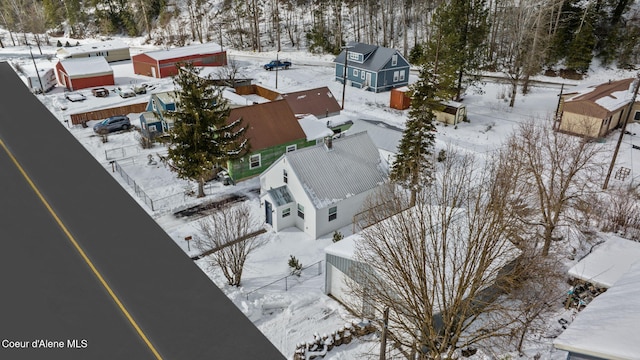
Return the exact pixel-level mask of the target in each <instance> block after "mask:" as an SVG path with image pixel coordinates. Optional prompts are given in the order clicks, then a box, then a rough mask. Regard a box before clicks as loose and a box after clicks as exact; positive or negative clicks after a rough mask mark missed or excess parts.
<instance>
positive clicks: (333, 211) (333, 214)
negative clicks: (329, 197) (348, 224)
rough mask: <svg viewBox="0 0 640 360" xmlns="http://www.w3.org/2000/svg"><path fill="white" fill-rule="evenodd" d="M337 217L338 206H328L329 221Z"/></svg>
mask: <svg viewBox="0 0 640 360" xmlns="http://www.w3.org/2000/svg"><path fill="white" fill-rule="evenodd" d="M337 218H338V207H337V206H334V207H330V208H329V221H333V220H335V219H337Z"/></svg>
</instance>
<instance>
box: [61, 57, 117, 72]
mask: <svg viewBox="0 0 640 360" xmlns="http://www.w3.org/2000/svg"><path fill="white" fill-rule="evenodd" d="M60 65H62V67H63V68H64V71H65V72H66V73H67V75H69V76H80V75H92V74H105V73H110V74H113V69H111V66H109V63H108V62H107V60H106V59H105V58H104V57H103V56H92V57H87V58H77V59H76V58H70V59H64V60H60Z"/></svg>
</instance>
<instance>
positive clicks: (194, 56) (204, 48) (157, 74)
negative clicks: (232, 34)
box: [131, 43, 227, 78]
mask: <svg viewBox="0 0 640 360" xmlns="http://www.w3.org/2000/svg"><path fill="white" fill-rule="evenodd" d="M131 62H132V63H133V72H134V73H136V74H138V75H145V76H151V77H154V78H164V77H169V76H173V75H175V74H177V73H178V70H177V67H176V65H177V64H179V63H186V62H189V63H192V64H193V65H194V66H224V65H227V53H226V51H223V50H222V47H221V46H220V45H218V44H214V43H206V44H199V45H191V46H184V47H179V48H173V49H168V50H158V51H150V52H146V53H142V54H138V55H134V56H132V57H131Z"/></svg>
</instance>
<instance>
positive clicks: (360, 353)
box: [0, 38, 640, 359]
mask: <svg viewBox="0 0 640 360" xmlns="http://www.w3.org/2000/svg"><path fill="white" fill-rule="evenodd" d="M64 41H65V39H62V42H63V43H64ZM123 41H125V42H127V43H129V44H130V45H132V46H134V48H133V49H132V54H135V53H139V52H142V51H143V50H144V49H145V48H147V47H143V46H141V45H140V44H141V41H140V40H139V39H128V38H124V39H123ZM53 42H54V43H55V40H53ZM149 48H150V47H149ZM33 50H35V51H36V54H34V55H36V62H37V64H38V67H41V68H47V67H53V65H54V64H55V58H54V59H53V60H49V59H47V55H49V56H51V55H53V54H54V53H55V47H43V53H44V55H43V56H40V55H39V54H37V48H34V49H33ZM227 50H228V52H229V56H230V58H231V59H234V60H235V61H237V62H238V64H239V65H240V73H241V74H240V77H249V78H253V79H254V83H257V84H261V85H263V86H266V87H270V88H275V83H276V79H275V77H276V72H268V71H264V70H263V69H262V64H264V63H265V62H267V61H268V60H271V59H272V58H275V53H251V52H240V51H234V50H233V49H227ZM285 57H286V58H287V59H290V60H291V61H292V62H293V67H292V68H291V69H289V70H286V71H279V72H277V76H278V89H277V90H278V91H281V92H289V91H297V90H303V89H309V88H314V87H321V86H328V87H329V89H330V90H331V91H332V92H333V94H334V96H336V98H338V99H340V98H341V97H342V96H343V91H342V85H341V84H340V83H338V82H336V81H334V78H333V74H334V70H333V66H332V63H331V61H332V59H333V57H331V56H317V55H312V54H309V53H306V52H295V51H287V52H286V54H283V53H280V58H285ZM3 60H7V61H9V62H11V63H12V64H18V65H19V66H22V67H28V66H33V63H32V60H31V58H30V54H29V48H28V47H24V46H19V47H7V48H5V49H0V61H3ZM112 67H113V69H114V74H115V78H116V86H119V85H122V86H128V85H130V84H132V83H135V82H138V83H142V82H144V83H147V84H152V85H155V87H156V88H155V89H154V90H153V91H162V90H170V89H171V88H172V82H171V79H162V80H159V79H153V78H148V77H145V76H139V75H135V74H133V68H132V65H131V62H130V61H122V62H118V63H115V64H113V65H112ZM632 76H634V74H633V73H628V72H622V71H618V70H608V69H603V68H601V67H597V70H594V71H592V72H591V73H590V75H589V77H588V78H587V79H586V80H585V81H582V82H577V81H570V80H563V79H560V78H542V77H541V78H539V79H540V80H546V81H550V82H557V83H560V82H564V83H565V84H566V87H565V88H566V89H569V88H570V87H571V86H574V85H578V84H585V83H598V82H604V81H607V80H609V79H622V78H626V77H632ZM415 80H416V75H415V74H412V75H411V77H410V82H413V81H415ZM481 89H482V92H480V91H474V90H469V92H468V93H467V95H466V97H465V99H464V103H465V104H466V106H467V109H468V117H469V120H470V122H469V123H461V124H459V125H458V127H457V128H454V127H453V126H445V125H442V124H439V125H438V134H437V137H436V138H437V147H438V148H443V147H445V146H454V147H457V148H459V149H462V150H466V151H472V152H475V153H478V154H486V153H487V152H489V151H491V150H492V149H495V148H496V147H499V146H500V145H501V144H502V141H503V139H505V137H506V136H508V135H509V134H510V133H511V132H512V130H513V128H514V126H516V125H517V124H518V123H519V122H521V121H523V120H527V119H530V118H534V119H538V120H539V121H544V119H548V118H550V117H551V116H552V114H553V113H554V111H555V109H556V106H557V101H558V93H559V86H553V85H549V86H546V87H533V88H532V89H531V92H530V93H529V94H528V95H526V96H522V95H521V94H520V93H519V94H518V97H517V99H516V103H515V106H514V107H513V108H509V107H508V99H507V96H506V95H507V94H508V93H509V88H508V86H507V85H505V84H497V83H486V84H483V85H481ZM79 92H81V93H84V94H85V95H86V97H87V99H86V100H85V101H83V102H74V103H72V102H69V101H67V100H66V99H65V98H64V92H63V90H62V89H61V88H56V89H54V90H53V91H51V92H49V93H47V94H45V95H38V97H39V98H40V99H41V100H42V102H43V103H44V104H45V105H46V106H47V107H48V108H49V109H51V111H52V113H53V114H54V115H55V116H56V117H57V118H58V120H59V121H60V122H61V125H62V126H66V127H67V128H68V129H69V131H70V132H71V133H72V134H73V135H74V136H75V137H76V138H77V139H78V141H79V142H81V143H82V144H83V145H84V146H85V148H86V149H87V151H89V152H90V153H91V154H93V156H95V158H96V160H97V161H99V162H100V163H101V164H102V165H103V166H104V168H105V171H107V172H109V173H110V174H112V175H113V176H114V178H115V179H117V180H118V181H119V182H120V183H121V184H122V185H123V187H124V189H126V190H127V191H128V192H129V193H130V194H131V196H132V197H133V198H134V199H136V200H137V201H138V202H139V203H140V205H141V206H143V207H144V208H145V209H146V210H147V211H148V212H149V214H150V215H151V216H152V217H153V218H154V219H156V221H157V222H158V223H159V224H160V225H161V226H162V227H163V228H164V229H165V230H166V231H167V233H168V234H169V235H170V236H171V238H172V239H173V240H174V241H175V242H176V243H177V244H178V245H179V246H180V247H181V248H182V249H183V250H184V251H185V253H186V255H189V256H193V255H197V253H198V250H197V249H196V248H195V247H194V246H193V245H192V244H188V243H187V241H185V240H184V239H185V237H187V236H194V235H197V232H198V228H197V222H196V221H194V220H184V219H179V218H176V217H175V216H173V215H172V213H173V212H175V211H176V210H180V209H184V208H186V207H187V206H189V205H194V204H197V203H200V202H202V201H211V200H214V199H216V198H221V197H223V196H226V195H229V194H240V195H245V196H247V198H248V200H246V201H247V202H248V203H249V204H250V205H251V206H252V208H253V209H254V210H255V214H256V216H260V214H261V209H260V208H259V201H258V200H257V197H256V194H255V192H252V191H251V190H252V189H257V188H258V187H259V183H258V180H257V179H255V178H254V179H251V180H247V181H243V182H240V183H239V184H238V185H237V186H223V185H221V184H219V183H213V184H212V185H210V186H209V187H208V188H207V192H208V196H207V197H206V198H205V199H195V198H193V197H190V196H187V195H185V192H186V190H187V189H189V188H194V187H195V185H194V184H189V182H187V181H184V180H179V179H177V178H176V177H175V175H174V174H173V173H171V172H170V171H169V170H168V169H167V168H166V167H165V166H163V164H162V163H161V162H160V161H159V157H158V154H160V155H162V154H164V152H165V151H166V149H165V148H163V147H162V146H155V147H154V148H152V149H146V150H143V149H141V148H140V147H139V146H137V145H138V140H137V136H136V133H135V132H127V133H120V134H111V135H109V137H108V142H106V143H105V142H103V141H102V139H101V138H100V137H99V136H96V135H95V134H94V133H93V131H92V129H91V128H92V126H93V124H95V121H91V122H89V123H88V125H89V127H88V128H83V127H81V126H71V125H70V122H65V120H68V119H69V115H70V114H72V113H77V112H83V111H88V110H89V109H93V108H104V107H108V106H112V105H115V104H120V103H124V102H125V101H127V102H131V101H133V100H136V101H140V100H148V97H149V95H148V94H147V95H139V96H136V97H135V98H133V99H129V100H123V99H120V98H119V97H118V96H117V95H115V94H111V95H110V96H109V97H108V98H96V97H93V96H92V95H91V94H90V91H88V90H80V91H79ZM344 97H345V109H344V111H343V114H344V116H345V117H350V118H354V119H355V118H361V119H372V120H382V121H385V122H387V123H389V124H392V125H395V126H398V127H400V128H403V127H404V122H405V120H406V116H407V112H406V111H398V110H394V109H391V108H390V107H389V93H388V92H384V93H379V94H375V93H372V92H368V91H363V90H360V89H356V88H352V87H347V88H346V92H345V94H344ZM129 117H130V118H131V120H132V124H134V125H137V126H139V122H138V120H137V119H138V117H137V114H130V115H129ZM628 130H629V131H630V132H631V133H637V134H638V135H631V136H627V137H626V138H625V141H624V142H623V144H622V147H621V149H620V153H619V156H618V162H617V164H618V165H623V166H625V167H628V168H630V169H631V179H632V181H634V182H635V184H637V183H638V181H639V180H640V151H637V150H633V149H632V147H631V145H632V143H635V144H636V145H640V139H638V137H640V125H639V124H632V125H631V126H630V127H629V129H628ZM618 134H619V132H615V133H614V134H613V135H612V136H610V137H609V138H607V139H606V142H605V146H607V147H609V148H613V146H614V145H615V142H616V140H617V136H618ZM149 156H151V159H152V160H153V161H152V162H150V161H149ZM111 160H116V161H117V162H118V164H119V165H120V166H121V168H122V169H123V170H124V171H125V172H126V173H127V174H128V176H129V177H131V179H133V181H135V182H136V184H137V185H138V186H139V187H140V188H141V189H142V190H143V191H144V192H145V193H146V194H147V196H148V197H149V198H151V199H153V200H154V208H155V211H152V210H151V208H150V205H149V202H144V201H143V200H141V198H140V197H139V196H137V195H136V194H135V193H134V191H133V188H132V186H131V185H130V184H128V183H127V182H126V181H125V180H124V179H123V177H122V176H120V175H119V174H118V173H117V172H114V171H113V169H114V164H111V163H110V161H111ZM616 181H619V180H612V182H616ZM627 181H629V180H627ZM342 233H343V234H344V235H345V236H346V235H349V234H350V233H351V228H350V227H346V228H344V229H342ZM267 236H268V237H269V241H268V242H267V243H266V244H265V245H264V246H262V247H260V248H258V249H257V250H256V251H255V252H254V253H252V254H251V256H250V257H249V259H248V261H247V263H246V265H245V271H244V273H243V281H242V286H241V287H239V288H235V287H229V286H227V285H226V282H225V279H224V277H223V276H222V274H221V272H220V271H219V270H217V269H216V268H215V267H212V266H211V265H210V264H209V263H208V262H207V260H206V259H202V260H198V261H197V264H198V265H199V266H200V267H201V268H202V270H203V271H204V272H206V273H207V274H208V275H209V276H210V277H211V279H212V280H213V281H214V282H215V284H216V285H217V286H219V287H220V288H221V289H223V291H224V292H225V293H226V294H227V295H228V297H229V298H230V299H231V300H232V301H233V302H234V303H235V304H236V305H237V306H238V308H240V309H241V310H242V311H243V312H244V313H245V314H246V315H247V317H248V318H249V319H251V321H253V322H254V324H255V325H256V326H257V327H258V328H259V329H260V330H261V331H262V332H263V333H264V334H265V335H266V336H267V337H268V338H269V339H270V340H271V341H272V342H273V344H275V346H276V347H278V349H280V350H281V351H282V353H283V354H284V355H285V356H287V357H289V358H291V357H292V356H293V351H294V349H295V346H296V344H297V343H300V342H308V341H311V340H312V339H313V334H314V333H319V334H324V333H331V332H333V331H336V330H338V328H340V327H341V326H344V324H345V323H350V322H353V321H359V320H360V319H357V318H354V317H353V315H351V314H350V313H349V312H348V311H347V310H346V309H345V308H344V307H343V306H341V305H340V304H339V303H337V302H336V301H335V300H333V299H332V298H330V297H328V296H326V295H325V294H324V263H322V265H321V266H320V269H319V270H320V271H318V265H314V266H312V267H311V268H309V269H307V270H305V272H304V276H302V277H301V278H302V279H304V281H300V280H299V279H297V278H295V277H289V278H287V279H286V280H285V279H283V277H285V276H286V275H288V267H287V260H288V259H289V256H290V255H294V256H295V257H296V258H298V259H299V260H300V261H301V262H302V264H303V265H305V266H307V265H312V264H315V263H317V262H319V261H323V260H324V252H323V249H324V247H326V246H328V245H330V244H331V243H332V241H331V239H330V237H325V238H321V239H318V240H312V239H310V238H309V237H308V236H307V235H305V234H304V233H302V232H301V231H298V230H295V229H289V230H286V231H282V232H280V233H277V234H276V233H273V232H271V231H269V232H268V233H267ZM567 265H571V264H567ZM318 273H320V274H318ZM279 279H280V280H279ZM276 280H278V281H276ZM274 281H275V282H274ZM272 282H274V283H273V284H271V285H269V286H266V287H265V288H262V289H259V288H261V287H263V286H265V285H267V284H270V283H272ZM285 287H286V289H287V290H285ZM256 289H259V290H256ZM556 315H557V318H552V319H549V321H548V323H549V324H550V325H549V329H550V330H549V331H550V332H554V331H558V330H557V327H558V323H557V320H558V318H560V317H565V318H566V317H571V313H567V312H566V311H564V309H562V307H561V306H560V307H559V308H558V313H557V314H556ZM556 335H557V333H556ZM373 340H375V336H374V335H371V336H370V337H369V338H364V339H360V340H357V341H354V342H352V343H351V344H349V345H343V346H341V347H337V348H335V349H334V350H332V351H331V352H330V353H329V354H328V356H326V357H325V358H327V359H362V358H367V357H377V354H378V346H379V344H377V343H376V342H375V341H373ZM551 342H552V339H545V338H535V339H533V338H532V339H531V341H529V342H527V343H526V346H525V348H526V349H527V350H526V351H525V353H526V354H527V356H528V357H533V356H534V355H535V354H540V359H563V358H565V356H566V353H565V352H562V351H557V350H554V349H553V347H552V345H551ZM496 357H499V358H518V356H517V354H516V353H515V352H514V353H498V354H495V353H493V354H488V353H484V354H481V352H479V353H478V354H476V355H475V356H473V357H472V358H471V359H490V358H496Z"/></svg>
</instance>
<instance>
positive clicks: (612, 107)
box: [562, 78, 633, 119]
mask: <svg viewBox="0 0 640 360" xmlns="http://www.w3.org/2000/svg"><path fill="white" fill-rule="evenodd" d="M632 82H633V79H632V78H629V79H623V80H618V81H610V82H608V83H604V84H600V85H595V86H590V87H588V88H586V89H583V90H581V91H578V92H577V94H576V95H573V96H571V97H570V98H569V99H567V100H565V102H564V104H563V107H562V109H563V111H566V112H571V113H575V114H582V115H586V116H590V117H595V118H599V119H604V118H606V117H608V116H609V115H610V114H611V113H612V112H615V111H617V110H619V109H620V108H622V107H624V106H626V105H628V104H629V102H630V101H631V98H632V92H631V84H632Z"/></svg>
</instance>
